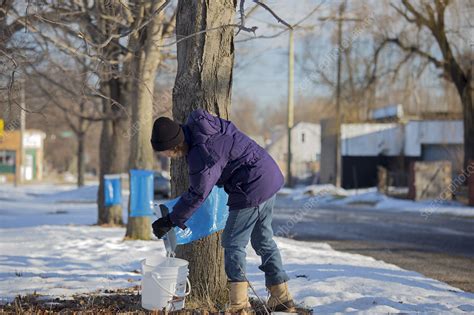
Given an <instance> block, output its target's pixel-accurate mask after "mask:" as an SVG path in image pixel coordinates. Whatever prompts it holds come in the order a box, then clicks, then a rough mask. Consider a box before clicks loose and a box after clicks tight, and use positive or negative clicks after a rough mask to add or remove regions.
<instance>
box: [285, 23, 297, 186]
mask: <svg viewBox="0 0 474 315" xmlns="http://www.w3.org/2000/svg"><path fill="white" fill-rule="evenodd" d="M288 44H289V49H288V109H287V114H288V115H287V118H288V120H287V132H288V151H287V165H286V183H287V185H288V187H292V185H293V180H292V176H293V175H292V173H291V159H292V153H291V130H292V129H293V123H294V103H293V102H294V82H295V80H294V79H295V71H294V69H295V47H294V45H295V42H294V32H293V29H290V36H289V43H288Z"/></svg>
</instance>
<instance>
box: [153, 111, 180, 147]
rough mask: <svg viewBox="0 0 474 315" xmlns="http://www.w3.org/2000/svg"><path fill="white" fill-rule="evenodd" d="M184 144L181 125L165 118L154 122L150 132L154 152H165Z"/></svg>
mask: <svg viewBox="0 0 474 315" xmlns="http://www.w3.org/2000/svg"><path fill="white" fill-rule="evenodd" d="M183 142H184V132H183V129H182V128H181V125H180V124H178V123H176V122H174V121H172V120H171V119H169V118H167V117H160V118H158V119H157V120H155V123H154V124H153V130H152V132H151V146H152V147H153V150H155V151H166V150H169V149H172V148H174V147H175V146H177V145H178V144H181V143H183Z"/></svg>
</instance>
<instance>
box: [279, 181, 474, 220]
mask: <svg viewBox="0 0 474 315" xmlns="http://www.w3.org/2000/svg"><path fill="white" fill-rule="evenodd" d="M279 197H280V198H279V203H280V204H279V205H280V206H282V205H285V204H288V205H290V204H291V205H292V206H295V205H296V206H298V205H300V206H301V205H303V204H304V203H305V202H307V201H308V200H309V199H311V198H315V197H316V198H317V199H318V200H317V203H318V205H320V206H351V207H353V208H357V207H358V206H360V207H362V208H364V209H373V210H376V211H398V212H401V211H410V212H417V213H420V215H424V216H429V215H433V214H451V215H457V216H470V217H471V216H474V207H467V206H465V205H463V204H461V203H459V202H456V201H445V200H442V199H441V198H440V199H439V200H423V201H412V200H404V199H397V198H391V197H388V196H386V195H384V194H381V193H378V192H377V189H376V188H366V189H358V190H355V189H354V190H345V189H342V188H336V187H334V186H333V185H329V184H326V185H310V186H306V187H299V188H295V189H288V188H284V189H282V190H281V191H280V193H279Z"/></svg>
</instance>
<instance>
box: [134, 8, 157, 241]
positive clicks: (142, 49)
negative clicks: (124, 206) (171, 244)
mask: <svg viewBox="0 0 474 315" xmlns="http://www.w3.org/2000/svg"><path fill="white" fill-rule="evenodd" d="M161 4H162V2H161V1H156V2H154V5H153V6H150V7H149V8H147V11H149V12H154V11H155V10H156V9H157V8H158V6H159V5H161ZM155 6H156V7H155ZM162 28H163V12H161V13H159V14H158V15H157V16H156V17H155V18H154V19H153V20H152V22H151V23H149V24H148V26H147V27H146V28H144V29H143V30H142V31H140V32H139V33H138V34H137V35H136V36H135V37H134V38H132V39H131V41H132V44H131V46H132V47H133V46H135V48H136V49H135V51H136V53H135V55H134V57H133V61H132V68H133V74H134V78H133V94H132V96H133V97H132V100H131V104H132V126H133V128H132V135H131V136H132V137H131V143H130V146H131V147H130V149H131V151H130V168H131V169H148V170H150V169H153V164H154V157H153V149H152V147H151V144H150V137H151V130H152V126H153V90H154V87H155V77H156V71H157V69H158V66H159V65H160V62H161V60H162V58H161V51H160V48H159V45H160V44H161V43H162V38H163V37H162V31H163V30H162ZM129 213H130V210H129ZM125 237H126V238H127V239H141V240H149V239H150V238H151V223H150V217H148V216H142V217H130V216H129V217H128V222H127V231H126V234H125Z"/></svg>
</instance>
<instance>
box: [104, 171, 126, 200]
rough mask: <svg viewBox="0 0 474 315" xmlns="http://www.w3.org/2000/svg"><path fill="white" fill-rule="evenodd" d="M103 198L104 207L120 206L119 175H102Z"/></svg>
mask: <svg viewBox="0 0 474 315" xmlns="http://www.w3.org/2000/svg"><path fill="white" fill-rule="evenodd" d="M104 197H105V198H104V204H105V206H106V207H111V206H114V205H120V204H122V180H121V177H120V175H119V174H113V175H104Z"/></svg>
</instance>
